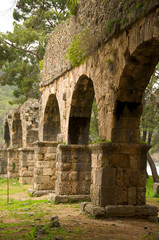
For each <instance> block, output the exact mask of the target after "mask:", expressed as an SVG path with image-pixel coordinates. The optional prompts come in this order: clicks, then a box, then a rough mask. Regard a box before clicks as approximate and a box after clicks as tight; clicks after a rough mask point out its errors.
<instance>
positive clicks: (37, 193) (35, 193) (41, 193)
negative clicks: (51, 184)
mask: <svg viewBox="0 0 159 240" xmlns="http://www.w3.org/2000/svg"><path fill="white" fill-rule="evenodd" d="M28 192H29V193H30V194H31V195H32V196H34V197H41V196H44V195H48V194H50V193H52V192H53V191H52V190H34V189H29V190H28Z"/></svg>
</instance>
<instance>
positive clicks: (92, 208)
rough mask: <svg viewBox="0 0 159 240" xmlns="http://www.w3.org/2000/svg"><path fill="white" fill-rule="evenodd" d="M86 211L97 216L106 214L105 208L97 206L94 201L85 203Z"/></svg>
mask: <svg viewBox="0 0 159 240" xmlns="http://www.w3.org/2000/svg"><path fill="white" fill-rule="evenodd" d="M84 211H85V212H86V213H88V214H91V215H92V216H94V217H96V218H98V217H104V216H105V208H102V207H98V206H95V205H93V204H92V203H87V204H84Z"/></svg>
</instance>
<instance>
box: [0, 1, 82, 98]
mask: <svg viewBox="0 0 159 240" xmlns="http://www.w3.org/2000/svg"><path fill="white" fill-rule="evenodd" d="M78 2H79V1H77V0H67V1H66V0H43V1H41V0H34V1H33V0H17V1H16V6H15V8H14V11H13V17H14V30H13V33H12V32H7V33H6V34H4V33H0V56H1V58H0V69H1V70H2V72H3V74H2V76H0V84H1V85H6V84H8V85H13V86H16V89H15V90H14V92H13V93H14V96H15V97H16V98H18V100H17V102H20V103H23V102H24V101H26V100H27V99H28V98H30V97H32V98H38V97H39V91H38V88H39V80H40V70H41V63H42V59H43V56H44V52H45V47H46V43H47V37H48V34H49V33H51V32H52V31H53V30H54V28H55V27H56V26H57V24H59V23H60V22H61V21H63V20H65V19H66V18H67V17H68V16H69V10H68V9H70V11H71V9H72V8H74V9H75V8H76V7H77V3H78ZM39 66H40V69H39Z"/></svg>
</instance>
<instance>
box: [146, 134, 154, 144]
mask: <svg viewBox="0 0 159 240" xmlns="http://www.w3.org/2000/svg"><path fill="white" fill-rule="evenodd" d="M152 134H153V132H149V134H148V141H147V142H148V144H149V145H151V139H152Z"/></svg>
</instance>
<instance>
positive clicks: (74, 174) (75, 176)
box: [69, 172, 78, 181]
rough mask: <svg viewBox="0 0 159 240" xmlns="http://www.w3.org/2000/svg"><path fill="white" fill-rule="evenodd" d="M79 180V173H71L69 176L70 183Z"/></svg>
mask: <svg viewBox="0 0 159 240" xmlns="http://www.w3.org/2000/svg"><path fill="white" fill-rule="evenodd" d="M77 178H78V173H77V172H71V173H70V174H69V181H76V180H77Z"/></svg>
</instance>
